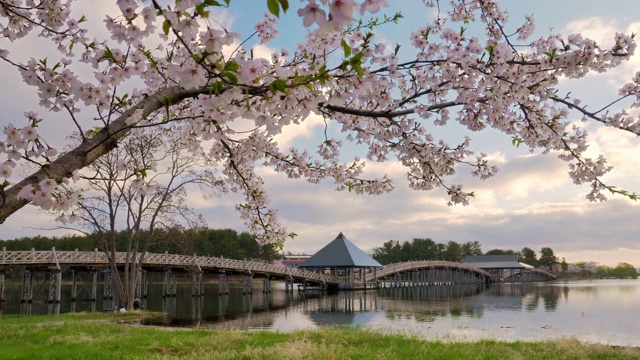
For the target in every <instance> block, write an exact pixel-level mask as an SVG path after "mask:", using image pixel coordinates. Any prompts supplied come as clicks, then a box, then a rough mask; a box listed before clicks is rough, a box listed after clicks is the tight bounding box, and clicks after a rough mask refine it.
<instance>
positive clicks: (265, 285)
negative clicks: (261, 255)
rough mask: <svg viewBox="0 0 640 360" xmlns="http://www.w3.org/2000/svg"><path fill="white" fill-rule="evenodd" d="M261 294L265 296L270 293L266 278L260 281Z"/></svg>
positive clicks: (268, 281)
mask: <svg viewBox="0 0 640 360" xmlns="http://www.w3.org/2000/svg"><path fill="white" fill-rule="evenodd" d="M262 292H263V293H265V294H268V293H270V292H271V280H269V278H268V277H266V278H264V279H262Z"/></svg>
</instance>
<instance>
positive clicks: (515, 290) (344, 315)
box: [2, 280, 640, 346]
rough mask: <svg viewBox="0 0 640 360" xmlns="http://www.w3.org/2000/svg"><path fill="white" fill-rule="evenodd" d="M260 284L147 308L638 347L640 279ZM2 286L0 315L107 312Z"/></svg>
mask: <svg viewBox="0 0 640 360" xmlns="http://www.w3.org/2000/svg"><path fill="white" fill-rule="evenodd" d="M258 285H259V284H258V283H256V286H254V294H253V295H242V291H241V289H234V288H231V289H230V291H231V293H230V294H229V295H226V296H218V295H217V285H215V284H209V285H207V286H206V288H205V294H206V295H205V297H203V298H192V297H191V292H190V291H191V290H190V285H179V286H178V296H177V297H176V298H170V299H163V298H162V296H161V291H162V287H161V286H152V285H150V287H149V297H148V298H147V299H145V304H146V307H147V309H150V310H159V311H164V312H165V313H166V316H165V318H164V319H162V321H161V322H162V323H164V324H166V325H169V326H187V327H206V328H237V329H248V330H255V329H270V330H276V331H283V332H287V331H293V330H297V329H309V328H316V327H318V326H323V325H334V324H341V325H347V326H359V327H362V328H367V329H374V330H377V331H382V332H386V333H403V334H411V335H417V336H420V337H424V338H429V339H435V338H437V339H452V340H476V339H482V338H492V339H501V340H544V339H558V338H576V339H578V340H581V341H585V342H593V343H604V344H610V345H622V346H640V280H594V281H575V282H558V283H546V284H543V283H541V284H526V285H519V284H517V285H511V284H499V285H491V286H475V285H464V286H463V285H457V286H432V287H419V288H396V289H392V288H387V289H379V290H377V291H375V290H370V291H356V292H341V293H337V294H329V295H327V294H324V293H319V292H307V293H306V294H303V293H298V292H294V293H293V294H290V293H285V292H284V286H283V284H278V283H275V284H274V285H272V293H271V294H268V295H264V294H262V292H261V290H260V287H259V286H258ZM280 285H282V286H280ZM5 291H6V293H5V296H7V301H6V302H5V303H4V304H2V314H3V315H9V314H24V315H26V314H41V313H45V314H46V313H59V312H70V311H96V310H97V311H102V308H103V307H105V308H106V307H110V306H111V303H110V302H108V301H103V300H102V299H99V300H98V301H97V302H89V301H78V302H75V303H71V302H64V301H63V303H61V304H56V305H51V304H46V303H44V302H37V301H36V302H34V303H33V304H21V303H20V301H19V297H20V288H19V287H18V286H10V287H8V288H7V289H6V290H5ZM43 291H44V290H43ZM69 292H70V286H63V297H62V298H63V300H64V299H69V298H70V296H69ZM99 294H101V290H100V291H99ZM209 294H212V295H209Z"/></svg>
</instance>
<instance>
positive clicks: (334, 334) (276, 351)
mask: <svg viewBox="0 0 640 360" xmlns="http://www.w3.org/2000/svg"><path fill="white" fill-rule="evenodd" d="M154 316H155V317H158V316H162V314H161V313H146V312H126V313H113V314H96V313H75V314H63V315H57V316H26V317H25V316H3V317H1V318H0V349H1V350H0V354H1V355H0V357H2V358H3V359H92V360H98V359H178V358H179V359H225V360H227V359H277V360H288V359H322V360H325V359H412V360H413V359H545V360H546V359H640V348H633V347H615V346H607V345H601V344H584V343H581V342H579V341H578V340H574V339H563V340H554V341H535V342H520V341H517V342H504V341H495V340H482V341H475V342H466V341H459V340H455V339H443V340H425V339H420V338H417V337H408V336H403V335H385V334H382V333H376V332H372V331H369V330H364V329H360V328H345V327H321V328H318V329H316V330H300V331H295V332H292V333H281V332H270V331H240V330H206V329H176V328H162V327H153V326H141V325H140V322H141V321H142V320H143V318H146V317H154Z"/></svg>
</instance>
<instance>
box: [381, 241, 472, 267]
mask: <svg viewBox="0 0 640 360" xmlns="http://www.w3.org/2000/svg"><path fill="white" fill-rule="evenodd" d="M471 255H482V250H481V246H480V243H479V242H477V241H470V242H467V243H464V244H459V243H457V242H455V241H449V242H448V243H446V244H442V243H436V242H435V241H433V240H431V239H428V238H427V239H413V240H412V241H411V242H408V241H405V242H403V243H402V244H400V243H399V242H398V241H395V240H389V241H387V242H385V243H384V244H383V245H382V246H381V247H379V248H374V249H373V258H374V259H376V261H378V262H379V263H380V264H383V265H387V264H393V263H397V262H404V261H416V260H444V261H454V262H461V261H462V260H464V257H465V256H471Z"/></svg>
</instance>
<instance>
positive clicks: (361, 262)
mask: <svg viewBox="0 0 640 360" xmlns="http://www.w3.org/2000/svg"><path fill="white" fill-rule="evenodd" d="M299 267H300V268H303V269H305V270H310V271H314V272H321V273H325V274H330V275H333V276H337V277H338V278H340V280H341V281H340V285H339V287H340V289H342V290H358V289H370V288H375V287H376V284H375V283H370V284H368V283H367V282H366V280H365V276H366V275H367V273H371V272H373V273H374V274H375V273H376V271H377V269H378V268H380V267H382V265H380V263H379V262H377V261H375V260H374V259H373V258H372V257H371V256H369V255H367V254H366V253H365V252H364V251H362V250H360V248H358V247H357V246H356V245H354V244H353V243H352V242H351V241H349V240H347V238H346V237H345V236H344V235H343V234H342V233H340V234H339V235H338V237H336V238H335V240H333V241H332V242H330V243H329V244H327V245H326V246H325V247H323V248H322V249H320V251H318V252H317V253H315V254H314V255H313V256H311V257H310V258H309V259H308V260H307V261H305V262H304V263H302V264H300V265H299Z"/></svg>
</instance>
